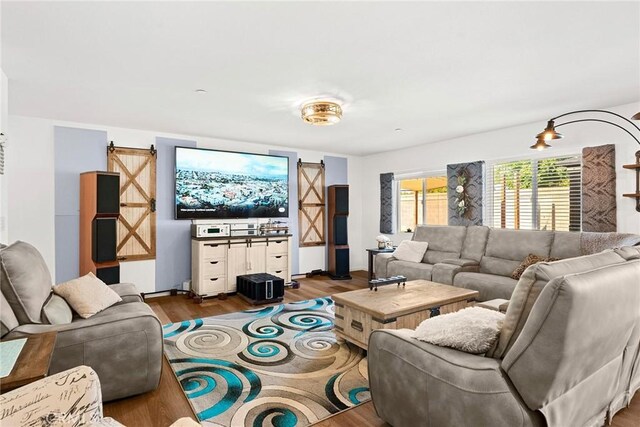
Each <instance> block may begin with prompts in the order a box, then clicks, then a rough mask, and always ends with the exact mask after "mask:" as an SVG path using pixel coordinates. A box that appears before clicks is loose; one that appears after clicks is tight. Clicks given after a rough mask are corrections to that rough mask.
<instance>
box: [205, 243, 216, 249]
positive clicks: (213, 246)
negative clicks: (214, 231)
mask: <svg viewBox="0 0 640 427" xmlns="http://www.w3.org/2000/svg"><path fill="white" fill-rule="evenodd" d="M205 246H209V247H211V248H217V247H218V245H214V244H213V243H211V244H208V245H205Z"/></svg>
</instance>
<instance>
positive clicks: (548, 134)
mask: <svg viewBox="0 0 640 427" xmlns="http://www.w3.org/2000/svg"><path fill="white" fill-rule="evenodd" d="M563 137H564V135H562V134H561V133H559V132H556V128H555V123H554V122H553V120H549V121H548V122H547V127H546V128H545V129H544V130H543V131H542V132H540V133H539V134H537V135H536V138H537V139H540V138H542V139H544V140H545V141H551V140H552V139H560V138H563Z"/></svg>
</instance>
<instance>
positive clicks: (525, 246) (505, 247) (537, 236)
mask: <svg viewBox="0 0 640 427" xmlns="http://www.w3.org/2000/svg"><path fill="white" fill-rule="evenodd" d="M552 242H553V231H529V230H505V229H499V228H492V229H491V230H490V231H489V240H488V241H487V249H486V251H485V256H483V257H482V260H481V261H480V272H481V273H490V274H499V275H501V276H510V275H511V273H512V272H513V270H515V269H516V268H517V267H518V265H519V264H520V262H521V261H522V260H523V259H524V258H525V257H526V256H527V255H529V254H536V255H541V256H549V252H550V251H551V243H552ZM501 260H510V261H517V263H516V264H515V265H514V263H513V262H512V263H503V262H501Z"/></svg>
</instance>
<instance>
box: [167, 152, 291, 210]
mask: <svg viewBox="0 0 640 427" xmlns="http://www.w3.org/2000/svg"><path fill="white" fill-rule="evenodd" d="M288 215H289V159H288V158H287V157H279V156H267V155H260V154H249V153H235V152H230V151H215V150H204V149H196V148H183V147H177V148H176V218H177V219H196V218H221V219H224V218H278V217H287V216H288Z"/></svg>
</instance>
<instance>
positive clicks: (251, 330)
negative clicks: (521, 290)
mask: <svg viewBox="0 0 640 427" xmlns="http://www.w3.org/2000/svg"><path fill="white" fill-rule="evenodd" d="M333 319H334V306H333V300H332V299H331V298H329V297H326V298H318V299H315V300H309V301H301V302H295V303H289V304H281V305H277V306H273V307H265V308H260V309H256V310H248V311H242V312H238V313H232V314H226V315H223V316H215V317H207V318H204V319H195V320H185V321H184V322H179V323H170V324H168V325H164V327H163V329H164V342H165V352H166V354H167V358H168V359H169V362H170V364H171V367H172V368H173V370H174V371H175V373H176V376H177V378H178V380H179V381H180V384H181V385H182V389H183V390H184V392H185V394H186V396H187V398H188V399H189V402H190V403H191V405H192V406H193V408H194V410H195V412H196V414H197V416H198V418H199V419H200V421H201V422H202V424H203V425H205V426H234V427H235V426H245V427H262V426H275V427H293V426H298V427H300V426H306V425H309V424H312V423H314V422H316V421H319V420H321V419H323V418H326V417H328V416H329V415H331V414H334V413H336V412H340V411H341V410H344V409H347V408H349V407H352V406H355V405H357V404H359V403H362V402H365V401H367V400H369V388H368V386H369V382H368V378H367V359H366V358H365V357H364V354H363V351H362V350H361V349H360V348H358V347H356V346H354V345H352V344H349V343H347V342H344V341H340V342H338V340H337V338H336V336H335V334H334V333H333Z"/></svg>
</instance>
